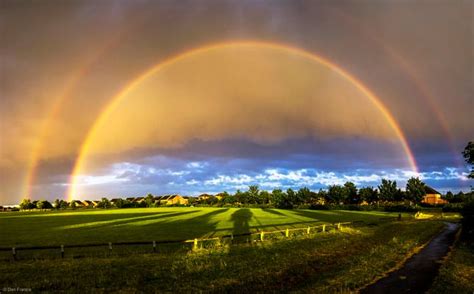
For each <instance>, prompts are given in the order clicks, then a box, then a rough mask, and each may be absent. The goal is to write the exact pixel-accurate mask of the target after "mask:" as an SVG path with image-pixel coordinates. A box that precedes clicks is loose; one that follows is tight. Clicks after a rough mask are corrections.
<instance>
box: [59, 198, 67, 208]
mask: <svg viewBox="0 0 474 294" xmlns="http://www.w3.org/2000/svg"><path fill="white" fill-rule="evenodd" d="M67 207H68V203H67V201H64V200H59V208H61V209H66V208H67Z"/></svg>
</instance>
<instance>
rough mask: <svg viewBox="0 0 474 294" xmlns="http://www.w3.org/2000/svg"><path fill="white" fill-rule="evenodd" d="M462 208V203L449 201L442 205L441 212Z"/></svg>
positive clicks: (455, 210)
mask: <svg viewBox="0 0 474 294" xmlns="http://www.w3.org/2000/svg"><path fill="white" fill-rule="evenodd" d="M462 208H463V204H462V203H449V204H446V205H444V206H443V212H461V211H462Z"/></svg>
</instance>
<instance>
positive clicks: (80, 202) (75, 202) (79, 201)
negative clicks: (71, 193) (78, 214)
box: [69, 200, 85, 208]
mask: <svg viewBox="0 0 474 294" xmlns="http://www.w3.org/2000/svg"><path fill="white" fill-rule="evenodd" d="M73 203H74V204H73ZM73 205H74V206H75V207H77V208H79V207H85V206H84V203H82V201H81V200H72V201H71V202H70V203H69V206H71V207H72V206H73Z"/></svg>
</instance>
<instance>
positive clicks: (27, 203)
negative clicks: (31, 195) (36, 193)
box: [20, 198, 36, 209]
mask: <svg viewBox="0 0 474 294" xmlns="http://www.w3.org/2000/svg"><path fill="white" fill-rule="evenodd" d="M33 208H36V205H35V204H34V203H32V202H31V200H30V199H26V198H25V199H23V200H22V201H21V202H20V209H33Z"/></svg>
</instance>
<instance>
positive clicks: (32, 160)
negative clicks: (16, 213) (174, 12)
mask: <svg viewBox="0 0 474 294" xmlns="http://www.w3.org/2000/svg"><path fill="white" fill-rule="evenodd" d="M136 18H137V19H134V20H133V22H132V25H130V26H129V27H127V28H126V30H125V31H123V32H119V33H117V34H115V35H114V36H112V37H111V38H110V39H108V40H106V42H104V43H103V45H102V46H101V47H100V48H99V50H98V51H97V52H96V53H95V54H94V55H92V56H91V57H90V58H88V59H87V60H86V61H85V62H84V63H83V65H82V66H81V67H80V68H79V69H78V70H77V71H76V72H75V73H74V75H73V76H72V77H71V78H70V79H69V80H68V82H67V83H66V84H65V86H64V87H63V88H62V91H61V93H60V94H59V95H58V96H57V97H56V98H55V99H54V102H53V104H52V107H51V109H50V110H49V111H48V113H47V115H46V116H45V119H44V120H43V121H42V123H41V126H40V129H39V134H38V136H37V138H36V140H35V141H34V143H33V148H32V150H31V153H30V155H29V161H28V166H27V173H26V177H25V182H24V186H23V195H25V197H27V198H30V197H31V193H32V189H33V184H34V182H35V179H36V177H37V172H38V165H39V160H40V155H41V152H42V150H43V148H44V143H45V139H46V134H47V131H48V129H49V127H50V126H51V124H52V122H53V121H54V119H56V118H57V117H58V116H59V113H60V110H61V107H62V106H63V105H64V103H65V102H66V101H67V100H69V99H71V95H72V93H73V91H74V90H76V89H77V87H78V86H79V84H80V82H81V80H82V79H83V78H84V77H86V76H87V75H88V74H89V73H90V72H91V71H92V70H93V67H94V66H95V65H97V64H99V62H100V60H101V59H100V58H101V57H102V56H104V55H105V54H106V53H108V52H109V51H110V50H112V49H114V48H116V47H118V46H119V45H120V44H121V43H120V41H122V39H123V37H125V36H126V35H128V34H130V33H131V32H133V31H134V30H135V29H136V28H138V27H139V26H141V25H143V23H145V21H146V18H143V17H140V18H138V17H136Z"/></svg>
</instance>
